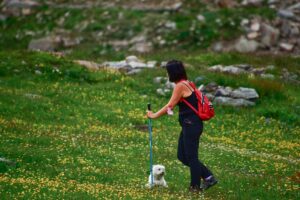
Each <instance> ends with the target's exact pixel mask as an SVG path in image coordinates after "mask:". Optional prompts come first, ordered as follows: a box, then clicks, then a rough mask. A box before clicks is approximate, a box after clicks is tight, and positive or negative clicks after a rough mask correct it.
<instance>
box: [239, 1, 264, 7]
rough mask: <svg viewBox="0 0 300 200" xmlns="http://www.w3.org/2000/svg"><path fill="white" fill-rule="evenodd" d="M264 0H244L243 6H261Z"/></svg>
mask: <svg viewBox="0 0 300 200" xmlns="http://www.w3.org/2000/svg"><path fill="white" fill-rule="evenodd" d="M262 3H263V0H244V1H243V2H242V5H243V6H261V5H262Z"/></svg>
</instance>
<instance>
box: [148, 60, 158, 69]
mask: <svg viewBox="0 0 300 200" xmlns="http://www.w3.org/2000/svg"><path fill="white" fill-rule="evenodd" d="M156 65H157V61H148V62H147V66H148V67H149V68H154V67H155V66H156Z"/></svg>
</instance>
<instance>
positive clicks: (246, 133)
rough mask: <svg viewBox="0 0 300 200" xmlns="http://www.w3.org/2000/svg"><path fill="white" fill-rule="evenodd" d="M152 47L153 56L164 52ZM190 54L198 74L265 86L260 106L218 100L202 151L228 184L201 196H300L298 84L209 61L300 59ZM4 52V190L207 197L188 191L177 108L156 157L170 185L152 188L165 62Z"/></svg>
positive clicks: (0, 138) (69, 195)
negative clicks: (135, 68) (149, 110)
mask: <svg viewBox="0 0 300 200" xmlns="http://www.w3.org/2000/svg"><path fill="white" fill-rule="evenodd" d="M148 56H149V57H148V58H145V59H150V58H151V59H155V58H156V56H155V55H152V56H150V55H148ZM165 56H166V55H165ZM181 56H182V57H180V56H179V55H177V56H176V57H178V58H179V59H183V60H185V62H189V63H190V66H189V67H188V74H190V78H191V79H194V78H195V77H196V76H197V75H199V74H205V76H206V77H207V79H214V80H215V81H216V82H217V83H218V84H226V85H231V86H235V85H237V84H238V85H242V86H254V87H255V89H257V90H258V91H259V94H260V100H259V102H257V105H256V106H255V107H249V108H231V107H226V106H225V107H224V106H217V105H216V106H215V107H216V117H215V118H214V119H213V120H212V121H209V122H207V123H205V131H204V134H203V137H202V141H201V151H200V157H201V158H202V159H203V160H204V161H205V162H206V163H207V164H208V165H209V166H210V167H211V168H212V169H213V170H214V172H215V173H216V176H217V177H218V179H219V180H220V184H218V186H216V187H215V188H214V189H211V190H209V191H207V192H205V193H204V194H201V197H202V198H203V199H216V198H217V199H252V198H255V199H297V197H298V196H299V172H298V166H299V159H298V158H299V148H300V146H299V131H300V130H299V101H300V97H299V94H300V93H299V88H298V87H295V86H294V83H289V82H282V81H281V80H280V79H277V78H276V79H275V80H272V81H265V82H261V81H260V82H256V81H253V78H251V77H249V78H246V77H244V76H243V77H240V78H238V77H236V76H233V75H225V74H224V75H223V74H219V75H216V73H214V72H209V71H207V67H208V66H211V65H213V64H218V63H223V64H224V65H226V64H229V63H230V64H233V63H246V62H247V63H250V64H252V65H255V66H257V65H263V64H264V65H266V64H274V65H275V66H276V67H277V70H278V71H280V66H281V65H285V64H286V65H288V66H289V70H290V71H293V70H297V69H298V68H299V63H300V62H299V59H295V58H289V57H276V58H273V57H265V56H264V57H255V59H253V57H249V56H246V55H239V54H223V55H214V54H209V53H207V54H190V56H189V57H187V56H184V55H181ZM160 57H161V58H162V59H166V58H167V57H168V56H166V57H163V56H160ZM0 58H1V59H0V69H1V70H0V82H1V86H0V91H1V92H0V94H1V96H0V99H1V101H0V102H1V104H0V123H1V135H0V152H1V153H0V157H1V159H2V161H1V162H0V170H1V171H0V173H1V176H0V193H1V196H2V198H3V197H4V199H12V198H16V199H20V198H24V199H44V198H47V199H56V198H66V199H73V198H74V196H76V198H79V199H151V198H153V199H157V198H164V199H174V198H176V199H186V198H187V196H188V197H189V198H192V199H193V198H195V199H197V198H198V197H199V196H193V195H192V196H191V194H189V193H188V192H187V185H188V177H189V172H188V170H187V168H185V167H183V166H182V165H181V164H180V163H179V162H178V161H177V158H176V145H177V136H178V134H179V131H180V130H179V125H178V122H177V117H175V116H174V117H164V118H162V119H160V120H155V121H154V122H153V126H154V129H153V131H154V132H153V134H154V135H153V139H154V144H153V145H154V161H155V163H162V164H164V165H165V166H166V169H167V175H166V180H167V181H168V184H169V188H168V189H160V188H157V189H154V190H147V189H145V188H144V184H145V183H146V182H147V176H148V165H149V163H148V162H149V160H148V156H149V155H148V148H149V146H148V145H149V144H148V133H147V128H146V127H147V126H146V124H147V120H146V119H145V117H144V116H145V109H146V105H147V102H149V101H151V103H152V105H153V109H155V110H156V109H158V108H159V107H160V106H161V105H163V104H164V103H166V102H167V100H168V99H167V98H168V97H160V96H158V95H157V94H156V92H155V90H156V87H157V85H155V84H153V78H154V77H156V76H164V74H165V70H164V69H163V68H159V67H156V68H155V69H145V70H143V71H142V72H141V73H139V74H136V75H133V76H128V75H125V74H124V73H120V72H118V71H116V70H109V69H102V70H99V71H96V72H91V71H87V70H86V69H84V68H83V67H81V66H79V65H76V64H74V63H73V62H72V61H71V60H69V59H66V58H61V57H57V56H53V55H51V54H47V53H34V52H24V51H7V52H1V53H0ZM275 74H276V73H275ZM257 81H259V79H258V80H257ZM262 83H264V84H262ZM274 85H275V86H274ZM278 86H280V87H279V88H278ZM175 112H176V111H175ZM176 113H177V112H176ZM3 159H5V160H3Z"/></svg>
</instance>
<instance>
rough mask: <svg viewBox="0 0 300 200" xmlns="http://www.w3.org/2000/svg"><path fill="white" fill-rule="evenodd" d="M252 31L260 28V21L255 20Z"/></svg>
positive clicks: (251, 27)
mask: <svg viewBox="0 0 300 200" xmlns="http://www.w3.org/2000/svg"><path fill="white" fill-rule="evenodd" d="M250 29H251V31H253V32H257V31H259V30H260V23H259V22H253V23H252V24H251V26H250Z"/></svg>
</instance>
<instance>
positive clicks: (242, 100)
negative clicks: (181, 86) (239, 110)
mask: <svg viewBox="0 0 300 200" xmlns="http://www.w3.org/2000/svg"><path fill="white" fill-rule="evenodd" d="M196 81H197V80H195V81H194V82H196ZM153 82H154V83H155V84H157V85H158V86H159V88H157V90H156V93H157V94H158V95H160V96H170V95H171V92H172V90H173V88H174V87H175V84H174V83H171V82H169V80H168V78H167V77H155V78H154V79H153ZM198 89H199V90H200V91H201V92H203V93H204V94H205V95H206V96H207V97H208V98H209V99H210V101H212V102H213V103H214V104H217V105H226V106H234V107H241V106H254V105H255V101H256V100H257V99H258V98H259V95H258V93H257V92H256V90H255V89H253V88H245V87H239V88H237V89H233V88H231V87H228V86H227V87H224V86H219V85H217V84H216V83H214V82H211V83H209V84H207V85H200V87H199V88H198Z"/></svg>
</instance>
